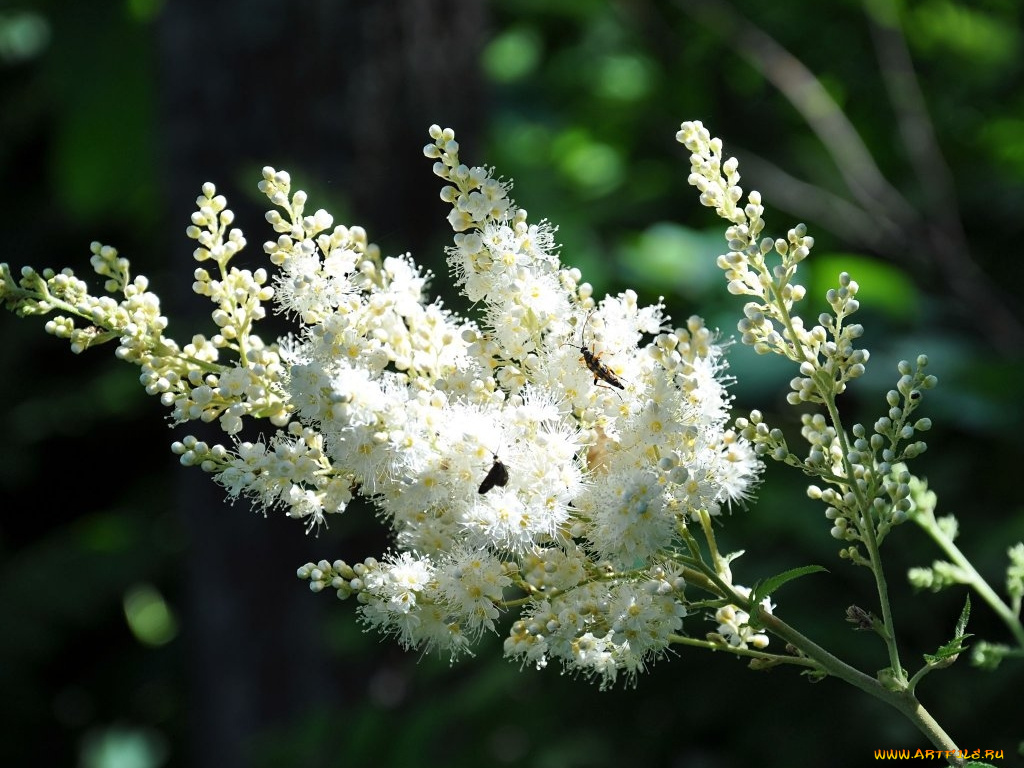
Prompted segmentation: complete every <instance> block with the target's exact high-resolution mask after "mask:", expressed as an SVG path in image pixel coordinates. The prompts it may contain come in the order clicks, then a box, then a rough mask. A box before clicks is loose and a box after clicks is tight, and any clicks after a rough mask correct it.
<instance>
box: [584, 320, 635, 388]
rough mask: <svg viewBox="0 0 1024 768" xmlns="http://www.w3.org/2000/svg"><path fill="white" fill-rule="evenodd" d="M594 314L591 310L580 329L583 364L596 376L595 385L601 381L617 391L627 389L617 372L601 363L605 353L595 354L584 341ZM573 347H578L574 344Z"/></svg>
mask: <svg viewBox="0 0 1024 768" xmlns="http://www.w3.org/2000/svg"><path fill="white" fill-rule="evenodd" d="M593 314H594V310H591V311H590V314H589V315H587V319H586V320H584V321H583V328H582V329H580V354H581V355H583V357H582V358H581V359H582V360H583V364H584V365H586V366H587V368H588V369H589V370H590V372H591V373H592V374H594V384H597V382H598V381H599V380H600V381H603V382H605V383H606V384H610V385H611V386H613V387H615V388H616V389H625V386H623V384H622V381H621V380H620V379H619V377H618V376H616V375H615V372H614V371H612V369H611V368H609V367H608V366H607V365H605V364H604V363H602V362H601V355H602V354H604V353H602V352H594V350H592V349H591V348H590V347H588V346H587V345H586V343H585V342H584V340H583V339H584V337H585V335H586V333H587V323H589V322H590V315H593ZM572 346H576V345H575V344H573V345H572Z"/></svg>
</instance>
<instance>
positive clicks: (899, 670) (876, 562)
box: [822, 388, 907, 684]
mask: <svg viewBox="0 0 1024 768" xmlns="http://www.w3.org/2000/svg"><path fill="white" fill-rule="evenodd" d="M822 389H824V388H822ZM822 394H824V391H823V392H822ZM822 399H823V400H824V402H825V407H826V408H827V409H828V415H829V418H830V419H831V420H832V426H833V428H834V429H835V431H836V439H837V440H838V441H839V447H840V452H841V453H842V456H843V467H844V468H845V470H846V477H847V480H846V486H847V487H848V488H849V489H850V490H851V491H852V492H853V494H854V496H855V497H856V499H857V507H858V508H859V509H860V510H861V520H860V526H859V528H860V533H861V534H862V538H861V541H863V543H864V548H865V549H866V550H867V554H868V560H869V561H870V562H871V573H872V575H874V577H875V589H876V591H877V592H878V604H879V608H880V610H881V612H882V622H883V624H884V625H885V633H884V634H883V635H882V638H883V640H884V641H885V647H886V650H887V651H888V653H889V666H890V667H891V668H892V674H893V675H894V677H895V679H896V680H897V681H899V682H900V683H903V684H905V683H906V682H907V676H906V675H905V674H904V672H903V664H902V662H901V661H900V652H899V646H898V645H897V643H896V626H895V623H894V619H893V615H892V606H891V605H890V603H889V585H888V583H887V582H886V580H885V571H884V569H883V568H882V558H881V552H880V551H879V548H878V537H877V536H876V534H875V521H874V518H873V517H872V515H871V505H870V503H869V502H868V499H867V498H865V497H864V493H863V490H862V489H861V487H860V486H859V485H858V483H857V482H856V481H855V480H854V479H853V477H854V472H853V467H852V466H851V465H850V462H849V458H848V457H849V455H850V444H849V442H848V440H847V438H846V430H845V429H844V427H843V422H842V419H841V418H840V416H839V409H838V407H836V402H835V396H834V395H833V394H831V393H830V394H829V395H828V396H827V397H823V398H822Z"/></svg>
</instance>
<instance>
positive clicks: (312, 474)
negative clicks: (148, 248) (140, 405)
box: [0, 126, 761, 685]
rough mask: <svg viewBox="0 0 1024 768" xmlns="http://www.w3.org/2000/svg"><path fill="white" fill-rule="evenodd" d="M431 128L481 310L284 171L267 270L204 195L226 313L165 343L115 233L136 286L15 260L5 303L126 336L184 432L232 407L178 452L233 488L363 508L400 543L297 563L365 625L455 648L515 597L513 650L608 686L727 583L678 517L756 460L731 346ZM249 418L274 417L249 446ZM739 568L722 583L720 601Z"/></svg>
mask: <svg viewBox="0 0 1024 768" xmlns="http://www.w3.org/2000/svg"><path fill="white" fill-rule="evenodd" d="M430 136H431V139H432V142H431V143H430V144H428V145H427V146H426V148H425V154H426V155H427V157H429V158H431V159H433V160H435V164H434V172H435V173H436V174H437V175H438V176H439V177H441V179H443V181H444V186H443V189H442V190H441V197H442V199H443V200H445V201H446V202H448V203H450V204H451V206H452V210H451V213H450V215H449V217H448V220H449V222H450V223H451V225H452V227H453V229H454V230H455V232H456V234H455V238H454V244H453V245H452V246H451V247H450V248H449V249H448V262H449V265H450V266H451V269H452V272H453V274H454V275H455V279H456V282H457V285H458V286H459V287H460V288H461V289H462V290H463V291H464V293H465V294H466V295H467V296H468V297H469V299H470V300H472V301H473V302H475V303H477V304H478V305H479V308H480V314H479V319H478V320H477V321H473V320H469V319H464V318H460V317H458V316H456V315H454V314H453V313H451V312H449V311H448V310H446V309H444V308H443V307H442V306H441V305H440V303H438V302H433V303H431V302H429V301H428V300H427V299H426V297H425V295H424V291H425V286H426V283H427V280H428V277H429V275H427V274H424V273H423V272H422V271H421V270H420V269H419V268H418V267H417V266H416V265H415V263H414V262H413V261H412V259H411V258H410V257H409V256H408V255H405V256H396V257H389V258H382V256H381V254H380V252H379V250H378V249H377V248H376V247H375V246H373V245H371V244H370V243H369V242H368V240H367V237H366V233H365V232H364V231H363V230H362V229H360V228H358V227H353V228H347V227H344V226H337V225H335V224H334V222H333V219H332V217H331V216H330V215H329V214H328V213H327V212H326V211H323V210H318V211H315V212H314V213H312V214H307V212H306V202H307V201H306V195H305V193H303V192H302V191H297V190H293V189H292V186H291V179H290V178H289V176H288V174H287V173H285V172H282V171H276V170H274V169H272V168H265V169H264V171H263V181H262V182H261V184H260V189H261V191H262V192H263V193H264V194H266V195H267V197H268V198H269V199H270V201H271V202H272V203H273V205H274V209H273V210H271V211H270V212H269V213H268V214H267V221H268V223H269V224H270V225H271V226H272V228H273V229H274V232H275V233H276V239H273V240H271V241H269V242H267V243H265V244H264V250H265V251H266V253H267V254H268V255H269V256H270V260H271V261H272V263H273V264H274V265H276V266H277V267H278V268H279V270H278V274H277V275H276V276H275V277H274V278H273V284H271V282H270V281H271V278H270V277H269V275H268V273H267V271H266V270H263V269H259V270H256V271H255V272H251V271H248V270H241V269H238V268H236V267H233V266H231V265H230V263H229V262H230V260H231V259H232V257H234V256H235V254H237V253H238V252H239V251H240V250H241V249H242V248H244V247H245V245H246V241H245V238H244V236H243V235H242V233H241V231H240V230H238V229H236V228H233V227H232V224H233V221H234V216H233V214H232V212H231V211H230V210H229V209H228V208H227V202H226V200H225V199H224V197H223V196H221V195H218V194H217V192H216V189H215V188H214V186H213V185H212V184H206V185H204V187H203V194H202V195H201V196H200V197H199V198H198V199H197V211H196V212H195V213H194V214H193V216H192V225H191V226H190V227H189V228H188V230H187V234H188V236H189V237H190V238H192V239H194V240H196V241H197V244H198V247H197V248H196V250H195V254H194V255H195V258H196V260H197V261H198V262H200V263H202V264H211V263H212V265H214V267H215V269H210V270H208V269H207V268H205V266H204V267H200V268H198V269H196V271H195V274H194V283H193V289H194V290H195V291H196V292H197V293H199V294H200V295H203V296H206V297H208V298H209V299H210V300H211V301H212V302H213V303H214V305H215V307H216V308H215V310H214V312H213V319H214V322H215V323H216V325H217V333H216V334H214V335H213V336H211V337H209V338H207V337H204V336H195V337H193V339H192V341H191V343H189V344H187V345H185V346H182V347H180V346H179V345H177V344H176V343H175V342H174V341H173V340H171V339H169V338H167V337H165V336H164V330H165V328H166V320H165V319H164V318H162V317H160V316H159V303H158V301H157V300H156V297H155V295H153V294H150V293H147V292H146V283H145V279H144V278H136V279H135V281H134V282H130V281H129V278H128V273H127V262H126V261H124V260H122V259H118V258H117V255H116V252H115V251H113V249H108V248H105V247H100V246H96V247H95V248H94V252H95V254H96V258H95V259H94V265H93V266H94V268H95V269H96V271H97V272H98V273H99V274H101V275H103V276H105V277H106V278H108V284H107V288H108V290H109V291H115V290H116V291H120V292H121V293H123V295H124V297H125V298H124V300H122V301H121V302H117V301H114V300H113V299H109V298H107V299H93V298H92V297H91V296H89V295H88V291H87V289H86V287H85V284H84V283H81V281H76V279H75V278H73V276H72V275H71V273H70V272H67V273H62V274H61V275H55V274H53V273H52V272H47V273H44V274H43V275H42V276H40V275H37V274H35V273H25V274H23V277H22V280H21V281H20V282H19V283H17V284H16V283H15V281H14V279H13V278H12V277H11V275H10V272H9V271H8V270H7V267H6V265H5V266H4V268H3V269H4V272H3V280H2V282H0V296H2V297H3V298H4V300H5V302H7V303H8V304H9V305H10V306H13V307H14V308H15V310H16V311H20V312H22V313H23V314H32V313H40V312H47V311H50V310H51V309H54V308H55V307H57V308H60V309H64V310H66V311H67V313H68V315H67V317H62V318H58V319H57V320H56V321H54V330H53V332H59V335H65V336H67V337H69V338H72V341H73V342H75V343H77V344H78V345H79V346H80V347H81V346H84V345H87V344H88V342H89V341H90V340H91V339H93V338H94V337H96V338H100V337H102V338H103V339H105V338H119V339H120V342H121V347H120V348H119V350H118V353H119V355H120V356H122V357H124V358H125V359H129V360H131V361H133V362H135V363H137V364H139V365H140V366H141V368H142V381H143V384H144V385H145V387H146V389H147V391H149V392H150V393H151V394H156V395H158V396H160V397H161V400H162V401H163V402H164V403H165V405H167V406H168V407H169V408H171V409H172V417H173V419H174V420H175V421H176V422H186V421H191V420H197V419H198V420H202V421H205V422H213V421H217V422H218V423H219V424H220V426H221V428H222V429H223V430H224V431H225V432H226V433H227V434H228V435H229V436H231V438H232V442H231V443H230V444H228V445H209V444H207V443H205V442H202V441H200V440H198V439H197V438H195V437H192V436H188V437H185V438H184V439H182V440H181V441H180V442H177V443H175V444H174V446H173V450H174V451H175V452H176V453H177V454H179V455H180V458H181V462H182V463H183V464H186V465H196V466H200V467H202V468H203V469H204V470H205V471H207V472H209V473H211V474H213V475H214V477H215V479H216V480H217V481H218V482H219V483H220V484H221V485H222V486H223V487H224V488H225V489H226V490H227V491H228V493H229V495H230V496H231V497H232V498H238V497H242V496H244V497H247V498H249V499H250V500H252V501H253V502H254V503H255V504H256V505H257V507H259V508H262V509H263V510H269V509H275V508H280V509H284V510H285V511H286V512H287V514H288V515H289V516H292V517H295V518H299V519H302V520H304V521H305V522H306V523H307V525H308V526H309V527H310V528H313V527H315V526H316V525H318V524H320V523H322V522H324V521H325V519H326V518H327V516H328V515H330V514H335V513H339V512H342V511H343V510H344V509H345V507H346V505H347V504H348V503H349V502H350V501H351V500H352V498H353V496H354V495H355V494H359V495H362V496H364V497H366V498H368V499H370V500H371V501H372V503H373V504H374V505H375V506H376V508H377V509H378V510H379V514H380V517H381V519H382V520H384V521H385V522H386V524H387V526H388V527H389V529H390V531H391V533H392V534H393V540H394V542H395V548H396V549H395V551H394V552H393V553H389V554H386V555H384V556H383V557H381V558H380V559H375V558H368V559H366V560H365V561H364V562H362V563H359V564H357V565H355V566H351V567H350V566H349V565H347V564H346V563H345V562H343V561H340V560H339V561H335V562H334V563H330V562H328V561H321V562H320V563H318V564H312V563H310V564H307V565H306V566H304V567H303V568H301V569H300V570H299V575H300V576H302V577H303V578H306V579H309V580H310V582H311V587H312V588H313V589H314V590H321V589H324V588H325V587H330V588H331V589H334V590H335V591H336V592H337V594H338V595H339V596H341V597H346V596H349V595H356V596H357V599H358V601H359V602H360V608H359V611H360V615H361V617H362V619H363V620H364V621H365V622H366V623H367V624H368V625H369V626H371V627H373V628H375V629H377V630H379V631H381V632H383V633H386V634H392V635H394V636H396V637H397V638H398V639H399V640H400V642H401V643H402V644H403V645H405V646H406V647H410V648H417V649H421V650H438V651H441V652H446V653H449V654H450V655H451V657H452V658H456V657H458V656H460V655H462V654H464V653H467V652H469V651H470V649H471V647H472V645H473V644H474V643H475V642H476V641H477V640H479V638H480V636H481V635H482V634H483V633H484V632H485V631H492V630H494V629H495V622H496V619H497V618H498V617H499V615H500V612H501V611H503V610H511V609H513V608H514V609H516V610H518V611H519V615H518V617H517V618H516V619H514V620H513V621H512V622H511V624H512V630H511V634H510V636H509V637H508V639H507V640H506V643H505V652H506V655H507V656H509V657H513V658H518V659H520V660H521V661H522V662H524V663H526V662H529V663H531V664H534V665H536V666H545V665H546V664H547V663H549V661H551V660H555V661H557V662H560V663H561V664H562V665H564V666H565V667H566V668H567V669H569V670H572V671H574V672H577V673H581V674H584V675H586V676H593V677H594V678H595V679H597V680H598V681H599V682H600V683H601V684H602V685H607V684H610V683H611V682H613V681H614V680H615V679H616V678H617V676H618V675H619V673H623V674H624V675H625V676H626V677H627V678H629V677H632V676H633V675H635V673H637V672H639V671H641V670H642V669H644V667H645V665H646V664H647V663H649V662H650V661H651V660H653V659H655V658H657V657H659V656H660V655H662V654H663V653H664V652H665V650H666V648H667V647H668V645H669V643H670V642H672V640H673V638H678V634H677V633H679V632H680V630H681V627H682V619H683V617H684V616H686V615H687V613H688V606H689V603H688V602H687V599H686V597H685V596H684V594H683V588H684V584H685V582H686V580H688V579H690V577H691V576H695V577H699V578H700V579H702V581H701V584H702V586H705V587H707V586H708V585H709V584H712V581H711V580H709V579H708V576H709V574H713V570H712V569H711V567H710V566H704V561H703V557H702V555H701V553H700V547H699V545H698V544H697V541H696V538H695V537H694V536H693V535H692V533H691V532H690V530H689V529H688V527H687V526H688V523H690V522H691V521H698V520H699V521H700V523H701V526H700V527H701V530H702V531H703V532H704V533H705V535H708V532H709V531H710V528H708V527H707V526H708V525H709V520H710V519H711V518H712V517H714V516H716V515H719V514H720V513H721V511H722V509H723V507H725V506H727V505H729V504H731V503H732V502H737V501H742V500H743V499H745V498H747V496H748V495H749V494H750V492H751V489H752V487H753V485H754V484H755V483H756V482H757V480H758V476H759V473H760V471H761V464H760V462H759V460H758V459H757V458H756V457H755V455H754V451H753V450H752V447H751V444H750V443H749V442H748V441H747V440H746V439H745V438H743V437H741V436H738V435H737V434H736V433H734V432H733V431H731V430H730V429H728V428H727V426H726V425H727V418H728V407H729V402H730V397H729V395H728V393H727V390H726V382H725V379H724V368H725V362H724V359H723V355H724V350H723V347H722V346H721V345H719V344H717V343H716V341H715V336H714V334H713V333H712V332H711V331H709V330H708V329H707V328H705V327H704V324H703V321H702V320H700V318H696V317H693V318H690V319H689V320H688V321H687V323H686V325H685V327H677V328H672V327H670V326H669V325H668V323H667V317H666V316H665V315H664V313H663V306H662V305H661V304H656V305H653V306H639V304H638V301H637V295H636V294H635V293H633V292H630V291H627V292H624V293H621V294H619V295H617V296H610V297H606V298H604V299H603V300H601V301H596V300H595V299H594V298H593V297H592V289H591V287H590V286H589V285H588V284H586V283H583V282H581V276H580V273H579V272H578V271H577V270H574V269H569V268H565V267H563V266H562V265H561V264H560V261H559V258H558V255H557V252H556V246H555V242H554V230H553V228H552V227H551V226H550V225H548V224H547V223H545V222H541V223H539V224H531V223H529V221H528V220H527V214H526V211H525V210H522V209H520V208H517V207H516V206H515V205H514V203H513V202H512V200H511V199H510V198H509V185H508V184H507V183H505V182H502V181H500V180H498V179H496V178H495V177H494V176H493V175H492V173H491V171H490V170H488V169H486V168H482V167H473V168H470V167H467V166H465V165H463V164H462V163H461V162H460V160H459V146H458V143H457V142H456V141H455V136H454V133H453V132H452V131H451V130H448V129H444V130H442V129H441V128H439V127H437V126H433V127H432V128H431V129H430ZM271 298H273V299H274V300H275V301H276V303H277V306H278V308H279V310H280V311H282V312H285V313H287V314H289V315H291V316H293V317H295V318H296V319H297V320H298V321H299V322H300V323H301V330H300V331H299V332H298V333H297V334H295V335H294V336H291V337H288V338H286V339H282V340H281V341H279V342H278V343H277V344H272V345H268V344H265V343H263V342H262V341H261V340H260V338H259V337H258V336H257V335H256V334H255V333H254V325H255V323H256V322H258V321H259V320H260V319H261V318H262V317H263V316H264V313H265V309H264V303H265V302H267V301H269V300H270V299H271ZM75 317H80V318H86V320H87V321H88V320H91V321H92V322H93V323H94V324H95V328H93V329H92V330H89V329H88V328H81V327H77V326H76V325H75V320H74V319H73V318H75ZM62 323H63V324H62ZM90 333H92V336H90V335H89V334H90ZM224 353H227V358H230V359H222V356H223V355H224ZM247 417H249V418H256V419H267V420H268V421H269V422H270V423H271V424H273V425H275V426H276V427H277V428H278V429H277V432H276V433H274V434H272V435H268V436H267V437H264V438H261V439H259V440H257V441H255V442H239V441H238V439H237V438H236V437H235V436H236V435H238V434H239V432H240V430H241V429H242V427H243V423H244V420H245V419H246V418H247ZM729 578H730V577H729V576H728V574H727V573H721V574H718V580H717V581H714V583H715V584H717V585H718V587H717V588H712V589H711V591H712V592H713V593H714V595H715V597H716V598H719V599H720V598H722V597H728V594H729V593H728V592H727V589H726V588H727V587H728V586H729ZM723 585H724V588H723Z"/></svg>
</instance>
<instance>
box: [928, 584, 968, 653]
mask: <svg viewBox="0 0 1024 768" xmlns="http://www.w3.org/2000/svg"><path fill="white" fill-rule="evenodd" d="M970 617H971V596H970V595H967V600H966V602H965V603H964V609H963V610H962V611H961V612H960V618H959V619H957V622H956V629H954V630H953V639H952V640H950V641H949V642H948V643H946V644H945V645H942V646H940V647H939V649H938V650H937V651H936V652H935V653H934V654H931V653H926V654H924V660H925V661H926V662H927V663H928V665H929V666H933V667H934V666H942V667H948V666H949V665H950V664H952V663H953V662H954V661H956V657H957V656H958V655H959V654H960V653H962V652H963V651H965V650H966V649H967V646H965V645H964V640H966V639H967V638H969V637H972V635H970V634H968V633H967V620H968V619H970Z"/></svg>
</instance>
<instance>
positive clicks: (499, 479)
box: [477, 454, 508, 494]
mask: <svg viewBox="0 0 1024 768" xmlns="http://www.w3.org/2000/svg"><path fill="white" fill-rule="evenodd" d="M507 483H508V467H506V466H505V465H504V464H502V463H501V459H499V458H498V455H497V454H494V463H493V464H491V468H490V469H489V470H488V471H487V475H486V477H484V481H483V482H482V483H480V487H479V488H478V489H477V493H479V494H484V493H487V492H488V491H489V490H491V488H493V487H494V486H496V485H497V486H500V487H502V488H504V487H505V485H506V484H507Z"/></svg>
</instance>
